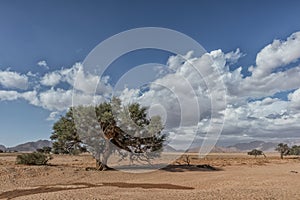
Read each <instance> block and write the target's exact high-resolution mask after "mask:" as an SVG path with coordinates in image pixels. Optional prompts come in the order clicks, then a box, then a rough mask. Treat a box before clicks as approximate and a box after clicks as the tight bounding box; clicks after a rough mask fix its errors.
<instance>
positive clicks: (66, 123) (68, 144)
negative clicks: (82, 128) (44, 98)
mask: <svg viewBox="0 0 300 200" xmlns="http://www.w3.org/2000/svg"><path fill="white" fill-rule="evenodd" d="M50 139H51V140H53V141H54V143H53V145H52V151H53V153H55V154H74V153H75V154H77V153H80V152H81V150H83V149H82V147H81V145H80V142H81V140H80V139H79V136H78V134H77V130H76V127H75V122H74V117H73V108H70V109H69V110H68V112H67V113H66V115H65V116H62V117H61V118H60V119H59V120H58V121H57V122H56V123H54V125H53V132H52V135H51V136H50Z"/></svg>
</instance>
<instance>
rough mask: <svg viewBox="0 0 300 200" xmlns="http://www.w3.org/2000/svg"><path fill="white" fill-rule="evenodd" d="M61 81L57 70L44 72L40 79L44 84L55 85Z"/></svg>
mask: <svg viewBox="0 0 300 200" xmlns="http://www.w3.org/2000/svg"><path fill="white" fill-rule="evenodd" d="M60 81H61V75H60V73H58V72H56V71H55V72H50V73H47V74H45V75H44V76H43V77H42V79H41V84H42V85H45V86H56V85H57V84H58V83H59V82H60Z"/></svg>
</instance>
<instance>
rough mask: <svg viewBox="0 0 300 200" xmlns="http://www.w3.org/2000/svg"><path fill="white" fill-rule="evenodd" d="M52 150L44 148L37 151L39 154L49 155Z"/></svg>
mask: <svg viewBox="0 0 300 200" xmlns="http://www.w3.org/2000/svg"><path fill="white" fill-rule="evenodd" d="M51 150H52V148H51V147H43V148H41V149H37V150H36V151H37V152H39V153H46V154H49V153H50V152H51Z"/></svg>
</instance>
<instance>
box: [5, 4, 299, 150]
mask: <svg viewBox="0 0 300 200" xmlns="http://www.w3.org/2000/svg"><path fill="white" fill-rule="evenodd" d="M299 19H300V2H299V1H296V0H295V1H292V0H291V1H268V0H265V1H255V0H253V1H238V0H228V1H192V0H191V1H169V0H166V1H121V0H120V1H83V0H82V1H79V0H76V1H70V0H69V1H68V0H66V1H58V0H51V1H32V0H25V1H21V0H18V1H17V0H9V1H8V0H7V1H5V0H2V1H0V70H2V71H7V69H8V68H9V70H10V71H11V72H16V73H19V74H23V75H26V74H27V73H28V72H29V71H30V72H32V73H33V74H38V75H37V76H38V77H43V76H44V75H45V74H47V73H49V72H53V71H55V70H60V69H62V68H64V69H67V68H71V67H72V66H73V65H74V64H75V63H76V62H82V61H83V60H84V58H85V57H86V56H87V54H88V53H89V52H90V51H91V50H92V49H93V48H94V47H95V46H96V45H97V44H98V43H100V42H101V41H103V40H105V39H107V38H108V37H110V36H113V35H115V34H117V33H119V32H122V31H125V30H128V29H132V28H138V27H164V28H170V29H173V30H176V31H180V32H182V33H184V34H186V35H188V36H190V37H192V38H193V39H195V40H196V41H198V42H199V43H200V44H201V45H202V46H203V47H204V48H205V49H206V50H207V51H208V52H211V51H213V50H217V49H221V50H222V52H225V53H228V52H231V51H235V50H236V49H237V48H239V49H240V51H241V52H242V53H243V54H244V56H241V57H240V58H239V61H238V62H237V63H236V64H233V65H231V66H230V69H231V70H232V71H233V70H235V69H236V68H237V67H240V66H242V72H241V73H242V75H244V76H249V75H250V73H249V72H248V67H249V66H251V65H256V56H257V54H258V53H259V52H260V51H261V50H262V49H263V48H264V47H265V46H267V45H268V44H271V43H272V42H273V40H274V39H281V40H286V39H287V38H288V37H289V36H290V35H291V34H292V33H295V32H297V31H300V22H299ZM169 56H170V54H168V53H165V52H160V51H151V50H148V51H144V52H136V53H133V54H131V55H129V56H127V57H124V58H121V59H119V60H118V61H116V62H115V63H114V64H113V65H115V66H116V67H121V66H122V70H117V71H115V72H113V71H111V72H110V74H114V75H111V78H112V80H113V79H114V76H115V78H117V77H118V76H120V75H119V74H120V73H121V72H125V71H127V70H128V69H130V67H132V66H136V65H139V64H143V63H147V62H157V63H163V64H166V62H167V60H168V57H169ZM39 61H46V63H47V67H41V66H39V65H37V63H38V62H39ZM291 66H292V67H294V66H295V65H294V64H293V63H292V65H291ZM29 79H30V81H31V80H32V82H30V86H29V89H30V90H32V89H33V88H34V86H35V85H36V84H38V81H39V80H38V78H29ZM61 84H62V85H63V83H61ZM40 87H41V89H40V90H41V91H45V90H47V89H46V88H44V86H40ZM63 87H64V89H66V87H68V86H63ZM12 89H13V90H14V91H16V92H21V91H22V90H21V89H18V88H12ZM12 89H11V88H8V87H4V86H3V85H2V86H1V84H0V90H5V91H8V90H12ZM29 89H28V90H29ZM48 89H50V88H48ZM296 89H298V88H295V87H294V88H289V89H288V90H282V91H281V93H279V94H280V95H277V96H279V97H280V98H282V99H285V100H286V99H287V95H288V94H289V93H290V92H291V91H295V90H296ZM285 91H288V92H286V93H285ZM275 93H277V92H275ZM273 95H274V94H272V95H269V96H273ZM275 96H276V95H275ZM277 96H276V97H277ZM256 98H257V97H256V96H253V99H256ZM259 98H261V99H264V98H265V97H259ZM61 111H62V110H59V112H61ZM0 112H1V114H0V121H1V130H0V144H4V145H6V146H12V145H16V144H18V143H22V142H26V141H31V140H37V139H41V138H46V139H48V138H49V136H50V133H51V127H52V124H53V121H49V120H46V119H47V118H48V116H49V114H50V113H51V112H55V110H53V109H52V110H51V109H47V108H43V106H37V105H32V104H30V103H28V102H27V101H25V100H24V99H17V100H5V99H4V98H3V99H1V101H0ZM58 115H59V114H58Z"/></svg>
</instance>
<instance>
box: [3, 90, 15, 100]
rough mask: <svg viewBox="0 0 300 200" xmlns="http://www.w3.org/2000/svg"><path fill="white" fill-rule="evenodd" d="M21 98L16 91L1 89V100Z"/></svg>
mask: <svg viewBox="0 0 300 200" xmlns="http://www.w3.org/2000/svg"><path fill="white" fill-rule="evenodd" d="M18 98H19V93H18V92H16V91H6V90H0V100H1V101H13V100H17V99H18Z"/></svg>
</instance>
